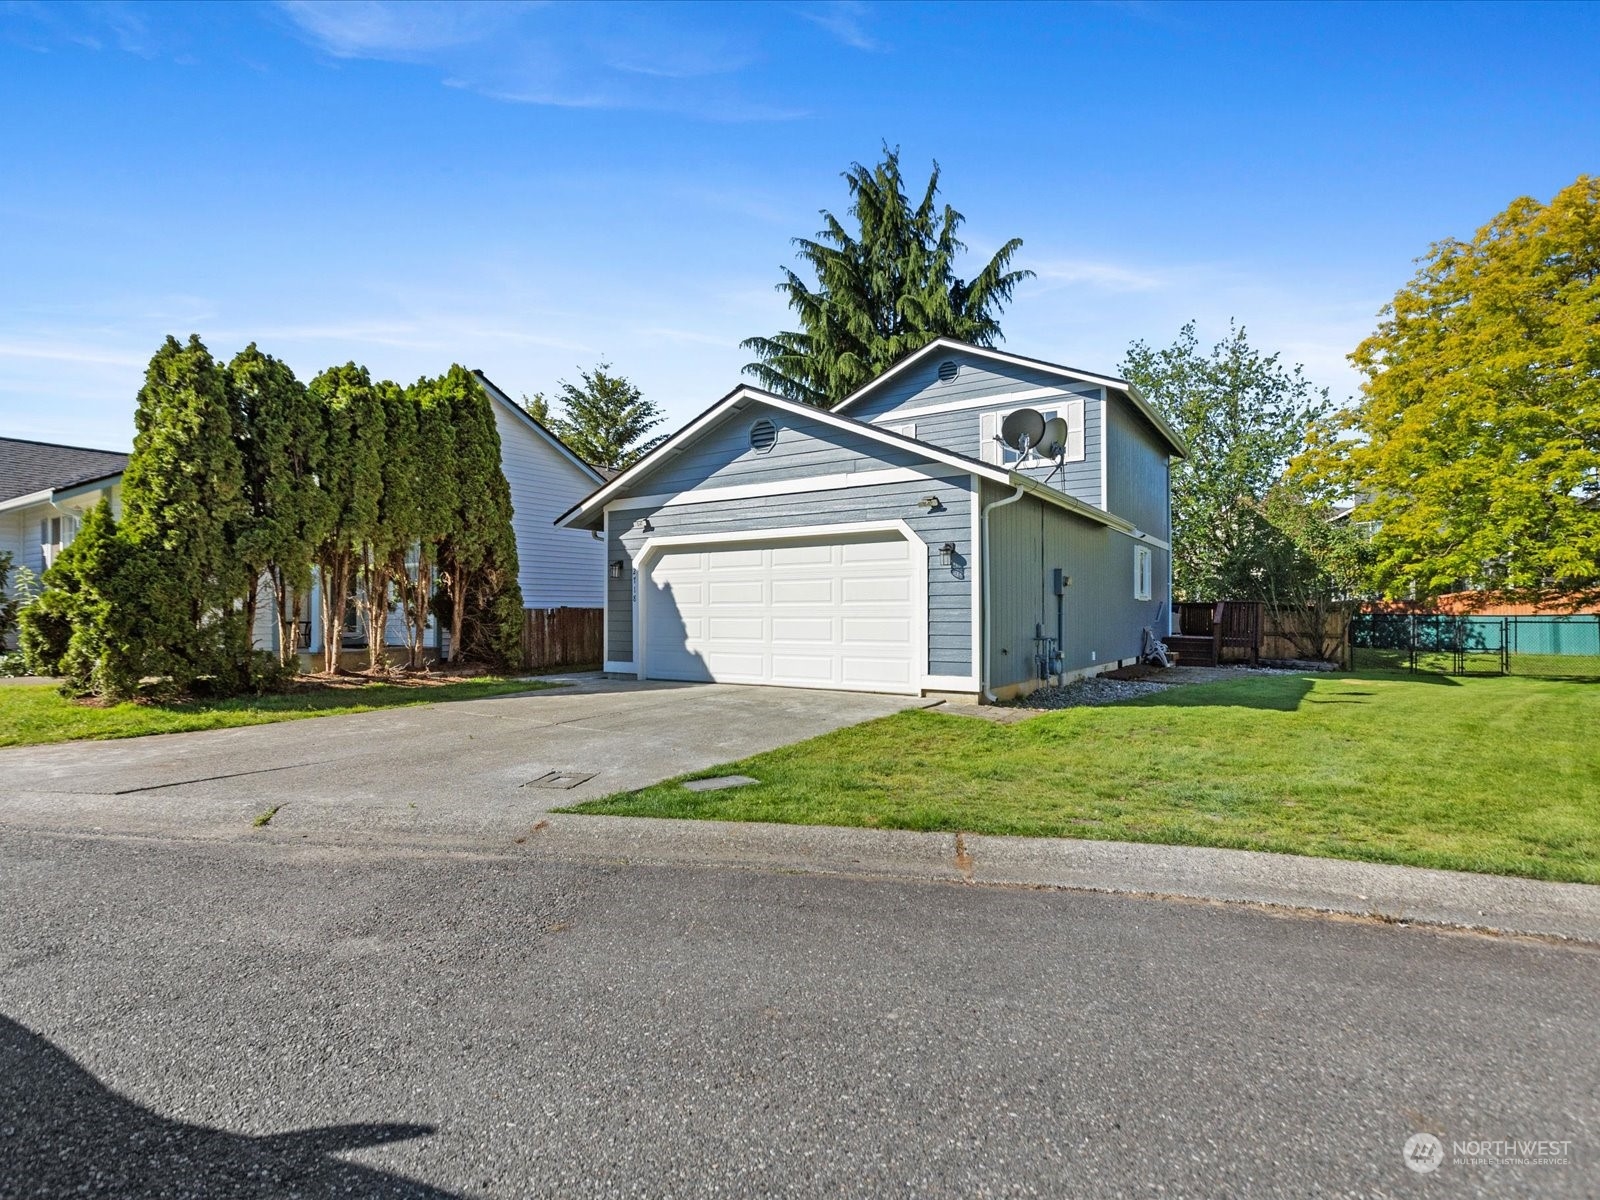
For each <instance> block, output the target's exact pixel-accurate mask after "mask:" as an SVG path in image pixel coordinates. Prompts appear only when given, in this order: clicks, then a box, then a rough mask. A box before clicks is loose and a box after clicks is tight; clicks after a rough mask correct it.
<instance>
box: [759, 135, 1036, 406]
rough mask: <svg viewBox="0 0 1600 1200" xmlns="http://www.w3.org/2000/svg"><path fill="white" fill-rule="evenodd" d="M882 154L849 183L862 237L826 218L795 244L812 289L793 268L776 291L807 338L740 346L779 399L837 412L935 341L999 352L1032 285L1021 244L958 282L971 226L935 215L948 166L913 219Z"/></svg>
mask: <svg viewBox="0 0 1600 1200" xmlns="http://www.w3.org/2000/svg"><path fill="white" fill-rule="evenodd" d="M883 153H884V158H883V161H882V162H880V163H878V164H877V165H876V166H874V167H870V168H868V167H865V166H862V165H861V164H860V163H854V164H852V165H851V168H850V170H849V171H847V172H845V173H844V179H845V183H846V185H847V186H848V187H849V189H850V208H849V216H850V218H851V219H852V220H853V222H854V224H855V230H854V231H852V230H850V229H847V228H846V226H845V223H844V222H843V221H841V220H839V218H837V217H835V216H834V215H833V213H831V212H829V211H827V210H826V209H824V210H823V211H822V219H823V228H822V230H821V231H820V232H819V233H818V234H817V235H816V237H815V238H796V239H795V242H794V244H795V245H796V246H798V247H799V257H800V259H801V261H802V262H803V263H804V264H805V265H806V266H808V267H809V268H810V269H811V272H812V274H813V276H814V282H807V281H806V280H805V279H803V278H801V276H800V275H799V274H797V273H796V272H795V271H792V270H789V269H787V268H786V269H785V270H784V279H783V282H782V283H780V284H779V285H778V290H779V291H780V292H783V293H785V294H786V295H787V298H788V301H789V307H790V308H791V309H793V310H794V312H795V315H796V317H797V318H798V320H799V323H800V328H799V329H798V330H792V331H786V332H783V333H778V334H775V335H774V336H772V337H753V338H749V339H747V340H746V341H744V342H743V343H741V345H742V346H743V348H744V349H746V350H749V351H752V352H753V353H754V354H755V355H756V361H755V362H753V363H751V364H749V365H748V366H747V367H745V371H746V373H747V374H749V375H752V376H754V377H755V378H756V379H757V380H758V381H759V382H760V383H761V384H762V386H763V387H766V388H769V389H770V390H772V391H774V392H777V393H778V394H780V395H783V396H789V397H791V398H793V399H796V400H803V401H805V402H806V403H808V404H816V405H828V404H832V403H835V402H837V401H839V400H842V399H843V398H844V397H845V396H847V395H849V394H850V393H851V392H853V391H855V390H856V389H857V388H859V387H861V386H862V385H863V384H865V383H866V382H868V381H869V380H871V379H873V378H874V377H876V376H877V375H879V374H881V373H882V372H883V371H884V370H886V369H887V368H888V367H889V366H891V365H892V364H893V363H895V362H896V361H897V360H899V359H901V358H903V357H904V356H905V355H907V354H910V353H912V352H913V351H915V350H920V349H921V348H922V347H923V346H925V345H927V344H928V343H929V342H931V341H933V340H934V339H935V338H938V337H952V338H958V339H960V340H961V341H964V342H972V343H974V344H976V345H980V346H992V345H994V343H995V342H997V341H1000V340H1002V337H1001V333H1000V322H999V312H1000V310H1001V309H1002V308H1003V307H1004V306H1005V304H1006V303H1008V302H1009V301H1010V299H1011V295H1012V292H1013V291H1014V290H1015V288H1016V286H1017V284H1019V283H1021V282H1022V281H1023V280H1024V279H1029V278H1032V276H1033V272H1032V271H1022V270H1012V269H1011V260H1012V259H1013V258H1014V257H1015V256H1016V253H1017V251H1018V250H1019V249H1021V247H1022V239H1021V238H1012V239H1011V240H1010V241H1008V242H1006V243H1005V245H1003V246H1001V247H1000V249H999V250H998V251H997V252H996V253H995V255H994V256H993V257H992V258H991V259H990V260H989V261H988V262H987V263H985V264H984V265H983V267H982V268H981V269H979V271H978V273H977V274H976V275H974V276H973V277H972V278H971V279H963V278H961V277H959V276H957V274H956V265H957V259H958V258H959V257H960V255H961V254H962V252H963V251H964V250H965V249H966V246H965V245H964V244H963V243H962V242H961V241H960V239H959V238H958V237H957V236H956V234H957V231H958V230H959V229H960V227H961V223H962V221H963V220H964V219H965V218H964V217H963V216H962V215H961V214H960V213H958V212H957V211H956V210H955V209H954V208H951V207H950V206H949V205H948V204H946V205H943V206H942V207H941V206H940V205H939V203H938V200H937V197H938V193H939V165H938V164H937V163H935V164H934V166H933V173H932V175H931V176H930V177H929V179H928V185H927V187H926V188H925V189H923V193H922V198H921V200H920V201H919V202H918V203H917V205H916V207H914V208H913V207H912V205H911V202H910V200H909V198H908V197H907V196H906V191H905V186H904V181H903V180H902V178H901V174H900V152H899V150H898V149H895V150H890V149H889V148H888V146H887V145H886V146H884V148H883Z"/></svg>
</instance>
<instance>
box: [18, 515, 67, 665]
mask: <svg viewBox="0 0 1600 1200" xmlns="http://www.w3.org/2000/svg"><path fill="white" fill-rule="evenodd" d="M80 536H81V534H80ZM76 540H77V539H74V544H76ZM71 549H72V547H71V546H68V547H67V548H66V550H63V551H62V556H65V554H66V552H67V550H71ZM59 562H60V559H57V564H58V565H59ZM49 574H50V572H49V571H46V572H45V575H46V576H49ZM57 579H58V580H59V582H56V583H55V584H54V586H52V584H51V582H48V581H47V582H45V586H44V588H43V590H41V591H40V593H39V595H38V598H37V599H35V600H34V602H33V603H32V604H30V605H28V606H27V607H26V608H24V609H22V610H21V612H19V613H18V614H17V648H18V649H20V650H21V651H22V659H23V662H25V663H26V664H27V668H28V674H30V675H59V674H61V660H62V659H63V658H64V657H66V653H67V643H68V642H69V641H71V640H72V617H73V614H74V613H75V612H77V608H76V603H75V599H74V594H73V592H72V591H69V590H67V587H66V581H65V578H64V577H61V576H58V577H57Z"/></svg>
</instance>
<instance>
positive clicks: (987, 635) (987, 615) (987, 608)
mask: <svg viewBox="0 0 1600 1200" xmlns="http://www.w3.org/2000/svg"><path fill="white" fill-rule="evenodd" d="M1025 490H1026V489H1025V488H1024V487H1023V485H1022V484H1020V483H1019V484H1017V490H1016V491H1015V492H1013V493H1012V494H1011V495H1009V496H1007V497H1006V498H1005V499H1004V500H996V501H994V503H992V504H987V505H985V506H984V509H983V515H982V518H981V519H980V521H979V524H980V525H981V526H982V527H983V528H982V533H983V647H982V652H983V698H984V699H985V700H987V701H988V702H989V703H990V704H993V703H994V702H995V701H996V700H997V699H999V697H998V696H996V695H995V694H994V689H993V688H992V687H991V686H990V676H991V675H992V674H993V667H992V665H991V663H992V659H993V655H992V653H991V652H992V650H993V648H994V637H993V634H992V629H993V624H994V604H993V602H992V598H993V596H994V583H993V576H994V572H993V571H991V570H990V569H989V563H990V555H989V514H990V513H992V512H993V511H994V510H995V509H997V508H1004V507H1005V506H1006V505H1008V504H1015V503H1016V502H1017V501H1018V500H1021V499H1022V493H1023V492H1024V491H1025Z"/></svg>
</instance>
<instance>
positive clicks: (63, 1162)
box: [0, 1016, 459, 1200]
mask: <svg viewBox="0 0 1600 1200" xmlns="http://www.w3.org/2000/svg"><path fill="white" fill-rule="evenodd" d="M432 1133H433V1127H432V1126H431V1125H398V1124H396V1125H390V1124H383V1125H328V1126H324V1127H322V1128H320V1129H302V1130H298V1131H296V1132H294V1133H277V1134H269V1135H267V1136H265V1137H249V1136H245V1135H241V1134H235V1133H227V1132H225V1131H223V1130H220V1129H208V1128H207V1127H205V1126H204V1125H190V1124H188V1123H186V1122H183V1121H171V1120H168V1119H167V1118H165V1117H163V1116H160V1115H159V1114H157V1113H154V1112H152V1111H151V1110H150V1109H148V1108H145V1107H143V1106H142V1105H139V1104H135V1103H134V1102H133V1101H131V1100H129V1099H127V1098H126V1097H125V1096H121V1095H119V1094H118V1093H116V1092H114V1091H112V1090H111V1089H109V1088H107V1087H106V1086H104V1085H103V1084H102V1083H101V1082H100V1081H99V1080H98V1079H96V1078H95V1077H94V1076H93V1075H91V1074H90V1073H89V1072H88V1071H86V1070H84V1069H83V1068H82V1067H81V1066H79V1065H78V1064H77V1062H76V1061H74V1060H73V1058H72V1057H71V1056H70V1055H68V1054H66V1053H65V1052H63V1051H62V1050H60V1049H59V1048H57V1047H56V1046H55V1045H54V1044H53V1043H51V1042H50V1041H49V1040H47V1039H46V1038H43V1037H40V1036H39V1035H38V1034H37V1033H34V1032H33V1031H32V1030H30V1029H28V1028H27V1027H26V1026H23V1025H19V1024H18V1023H17V1022H15V1021H12V1020H10V1019H9V1018H7V1017H3V1016H0V1159H3V1161H4V1168H3V1170H4V1175H5V1178H4V1185H3V1187H0V1190H3V1191H4V1193H5V1195H7V1196H16V1197H39V1198H41V1200H42V1198H44V1197H56V1196H115V1197H119V1198H125V1200H154V1198H155V1197H158V1196H159V1197H171V1196H205V1197H213V1196H215V1197H224V1198H227V1200H252V1198H255V1197H261V1198H262V1200H265V1198H266V1197H269V1196H270V1197H279V1196H286V1195H294V1196H305V1197H332V1196H398V1197H406V1198H408V1200H449V1198H450V1197H455V1196H457V1195H459V1193H456V1192H446V1191H441V1190H440V1189H438V1188H435V1187H430V1186H429V1185H427V1184H424V1183H418V1182H417V1181H415V1180H412V1179H407V1178H405V1177H404V1176H402V1175H394V1174H391V1173H389V1172H387V1171H381V1170H376V1169H374V1168H371V1167H363V1166H358V1165H356V1164H353V1163H347V1162H342V1161H340V1160H339V1159H337V1158H335V1157H333V1155H335V1154H337V1153H339V1152H340V1151H345V1150H355V1149H358V1148H360V1147H362V1146H376V1145H382V1144H384V1143H386V1142H399V1141H405V1140H407V1139H409V1138H416V1137H426V1136H428V1135H430V1134H432Z"/></svg>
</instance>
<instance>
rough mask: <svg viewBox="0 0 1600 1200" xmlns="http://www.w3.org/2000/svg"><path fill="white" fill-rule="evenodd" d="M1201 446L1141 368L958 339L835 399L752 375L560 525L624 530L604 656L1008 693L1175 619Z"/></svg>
mask: <svg viewBox="0 0 1600 1200" xmlns="http://www.w3.org/2000/svg"><path fill="white" fill-rule="evenodd" d="M1019 408H1032V409H1035V410H1037V411H1039V412H1040V413H1042V414H1044V415H1045V416H1046V417H1052V416H1058V417H1060V418H1062V419H1063V420H1064V422H1065V424H1066V431H1067V436H1066V437H1065V439H1064V447H1063V449H1064V452H1063V453H1062V454H1060V455H1059V456H1058V457H1056V458H1053V459H1045V458H1041V457H1039V456H1037V455H1032V454H1030V455H1029V456H1028V458H1026V459H1024V460H1022V461H1019V456H1018V454H1017V453H1016V451H1014V450H1013V449H1011V448H1010V447H1008V446H1007V445H1005V444H1004V443H1003V442H1002V441H1001V440H1000V436H999V434H1000V430H1001V427H1002V424H1003V422H1004V419H1005V417H1006V416H1007V415H1008V414H1009V413H1011V412H1012V411H1014V410H1016V409H1019ZM1057 428H1058V429H1059V427H1057ZM1184 453H1185V447H1184V444H1183V441H1182V439H1181V438H1180V437H1179V436H1178V435H1177V433H1175V432H1174V431H1173V430H1172V428H1171V427H1170V426H1168V424H1167V423H1166V422H1165V421H1164V420H1162V418H1161V416H1160V415H1159V414H1158V413H1157V412H1155V410H1154V409H1152V408H1151V407H1150V405H1149V404H1148V403H1146V402H1145V400H1144V399H1143V397H1141V396H1140V395H1139V393H1138V391H1137V389H1135V388H1134V387H1133V386H1132V385H1131V384H1129V383H1128V382H1126V381H1125V380H1121V379H1114V378H1111V377H1109V376H1104V375H1095V374H1091V373H1088V372H1084V371H1078V370H1074V369H1072V368H1069V367H1062V366H1057V365H1055V364H1053V363H1047V362H1041V361H1038V360H1035V359H1029V358H1022V357H1019V356H1017V355H1014V354H1007V353H1003V352H1001V351H998V350H991V349H986V348H984V347H979V346H970V345H966V344H964V343H961V342H956V341H951V340H947V339H941V340H939V341H935V342H933V343H932V344H930V345H928V346H925V347H924V348H923V349H921V350H919V351H918V352H917V353H915V354H912V355H910V356H908V357H907V358H905V359H903V360H901V361H900V362H899V363H897V364H896V365H895V366H893V367H891V368H890V369H889V370H888V371H886V372H884V373H883V374H882V375H881V376H879V377H878V378H877V379H875V380H873V381H872V382H871V383H869V384H868V385H867V386H865V387H863V388H862V389H861V390H860V391H858V392H856V393H855V394H854V395H852V396H850V397H848V398H846V399H845V400H843V401H842V402H840V403H839V404H837V405H836V406H834V408H833V409H832V410H823V409H818V408H813V407H810V406H808V405H805V404H801V403H798V402H796V401H792V400H787V399H784V398H782V397H780V396H775V395H772V394H770V393H768V392H764V391H761V390H760V389H758V388H753V387H740V388H736V389H735V390H734V391H732V392H730V393H728V394H727V395H726V396H724V397H723V398H722V399H721V400H719V401H718V402H717V403H716V404H715V405H713V406H712V407H711V408H710V409H708V410H707V411H706V412H704V413H702V414H701V415H700V416H699V417H697V418H695V419H694V420H693V421H691V422H690V423H689V424H688V425H687V426H686V427H685V428H684V429H682V430H681V431H679V432H678V433H677V434H675V435H674V436H672V437H671V438H669V439H667V440H666V441H665V442H663V443H662V444H661V445H660V446H659V447H657V448H656V450H655V451H654V452H653V453H651V454H650V455H648V456H647V457H646V458H644V459H643V460H641V461H640V462H638V463H637V464H635V465H634V466H633V467H632V468H630V469H629V470H627V471H624V472H623V473H622V474H620V475H618V476H617V477H616V478H615V479H612V480H611V481H610V482H608V483H607V484H605V485H604V486H602V487H601V488H599V489H598V490H596V491H595V492H593V493H592V494H591V495H590V496H589V497H588V498H587V499H585V500H583V501H582V502H581V503H579V504H578V505H576V506H575V507H574V508H572V509H570V510H569V511H568V512H566V513H564V514H563V515H562V516H561V517H559V518H558V519H557V524H560V525H566V526H569V527H573V528H579V529H589V530H593V531H595V532H597V533H599V534H601V536H602V537H603V538H604V541H605V543H606V568H607V579H606V648H605V666H606V670H608V671H611V672H622V673H626V674H630V675H637V676H638V677H640V678H645V679H676V680H715V681H719V682H728V683H747V684H768V685H773V686H779V687H810V688H846V689H854V690H863V691H883V692H905V693H911V694H919V693H941V692H955V693H965V694H968V695H983V696H985V697H986V698H988V699H995V698H1003V697H1007V696H1014V695H1018V694H1023V693H1026V692H1028V691H1030V690H1032V689H1033V688H1035V687H1038V686H1040V685H1041V684H1042V683H1045V682H1048V681H1050V680H1054V679H1059V678H1062V677H1066V678H1071V677H1073V676H1078V675H1085V674H1092V673H1094V672H1096V671H1101V670H1109V669H1111V668H1113V667H1115V666H1118V665H1120V664H1126V663H1129V662H1132V661H1134V660H1135V659H1136V658H1137V657H1138V655H1139V653H1140V651H1141V634H1142V631H1143V630H1144V628H1145V627H1147V626H1148V627H1150V628H1152V629H1153V630H1154V631H1155V632H1156V633H1157V634H1163V633H1165V632H1167V612H1168V607H1169V598H1170V596H1171V587H1170V582H1171V573H1170V565H1169V548H1170V543H1169V538H1170V529H1171V503H1170V498H1171V475H1170V465H1171V462H1172V460H1173V458H1175V457H1178V456H1182V455H1183V454H1184Z"/></svg>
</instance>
